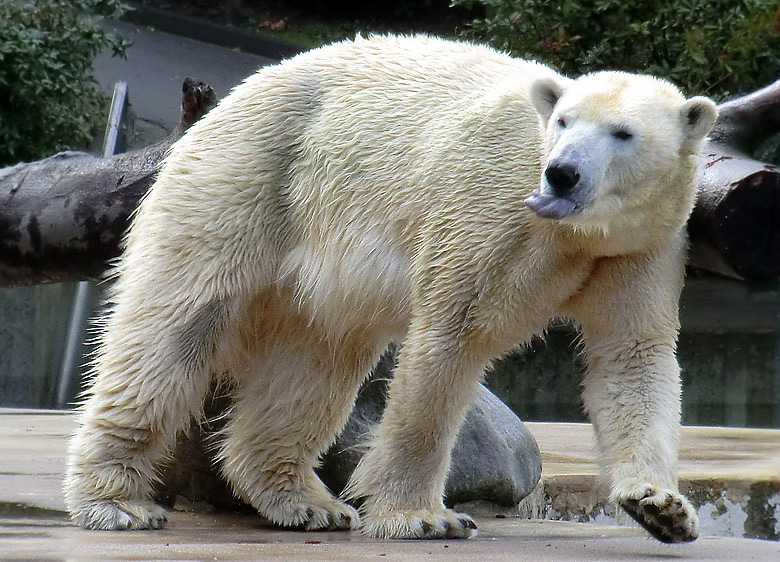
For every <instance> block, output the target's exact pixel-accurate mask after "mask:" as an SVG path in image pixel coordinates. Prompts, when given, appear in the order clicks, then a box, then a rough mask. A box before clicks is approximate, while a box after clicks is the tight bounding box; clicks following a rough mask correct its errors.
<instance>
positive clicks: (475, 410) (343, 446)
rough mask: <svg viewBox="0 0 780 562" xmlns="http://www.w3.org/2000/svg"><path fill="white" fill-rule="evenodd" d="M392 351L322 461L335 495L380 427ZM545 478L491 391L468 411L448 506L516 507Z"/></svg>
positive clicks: (515, 421) (533, 448)
mask: <svg viewBox="0 0 780 562" xmlns="http://www.w3.org/2000/svg"><path fill="white" fill-rule="evenodd" d="M395 358H396V354H395V350H393V349H392V348H391V349H390V350H388V352H387V353H386V354H385V355H384V356H383V357H382V360H381V361H380V362H379V364H378V365H377V367H376V369H374V372H373V373H372V375H371V378H370V379H369V380H368V381H367V382H366V384H365V385H364V386H363V388H362V389H361V390H360V394H359V395H358V398H357V402H356V404H355V409H354V410H353V412H352V415H351V416H350V419H349V421H348V422H347V425H346V427H345V428H344V431H343V432H342V434H341V436H340V437H339V439H338V440H337V441H336V443H335V444H334V445H333V447H331V449H330V450H329V451H328V452H327V454H326V455H325V456H324V457H323V462H322V467H321V468H320V470H319V474H320V477H321V478H322V480H323V482H325V484H327V485H328V487H329V488H330V489H331V490H332V491H333V492H335V493H339V492H340V491H341V490H342V489H343V488H344V486H345V485H346V483H347V480H348V479H349V476H350V475H351V474H352V471H353V470H354V469H355V466H356V465H357V463H358V461H359V460H360V458H361V457H362V455H363V450H364V448H363V447H362V443H363V442H364V441H365V437H366V435H367V434H368V433H369V432H370V430H371V428H372V427H373V426H374V425H375V424H376V423H378V422H379V420H380V418H381V417H382V411H383V410H384V407H385V399H386V396H387V386H388V383H389V380H390V378H391V377H392V369H393V367H394V364H395ZM541 474H542V463H541V457H540V455H539V447H538V446H537V444H536V441H535V440H534V438H533V436H532V435H531V433H530V432H529V431H528V429H527V428H526V427H525V425H523V422H521V421H520V419H519V418H518V417H517V416H516V415H515V414H514V412H512V410H510V409H509V408H508V407H507V406H506V405H505V404H504V403H503V402H501V400H499V399H498V398H497V397H496V396H495V395H494V394H493V393H492V392H490V391H489V390H488V389H487V388H485V387H484V386H482V385H480V386H479V394H478V395H477V398H476V400H475V401H474V403H473V404H472V406H471V409H470V410H469V412H468V414H467V416H466V421H465V423H464V425H463V427H462V428H461V431H460V433H459V434H458V439H457V442H456V443H455V448H454V449H453V451H452V462H451V465H450V473H449V476H448V477H447V484H446V492H445V493H446V503H447V505H450V506H452V505H454V504H458V503H465V502H470V501H474V500H483V501H488V502H491V503H495V504H498V505H501V506H505V507H512V506H515V505H517V503H518V502H519V501H520V500H522V499H523V498H524V497H526V496H527V495H528V494H529V493H531V490H533V489H534V486H536V483H537V482H538V481H539V478H540V477H541Z"/></svg>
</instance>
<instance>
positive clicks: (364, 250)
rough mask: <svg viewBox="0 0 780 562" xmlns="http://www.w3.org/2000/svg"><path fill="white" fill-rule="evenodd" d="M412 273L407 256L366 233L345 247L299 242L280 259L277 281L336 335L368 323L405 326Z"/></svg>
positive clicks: (301, 307)
mask: <svg viewBox="0 0 780 562" xmlns="http://www.w3.org/2000/svg"><path fill="white" fill-rule="evenodd" d="M410 272H411V260H410V259H409V258H408V256H406V255H405V254H404V253H403V252H401V251H399V250H398V249H397V248H396V247H394V246H392V245H390V244H386V243H383V241H382V240H378V239H377V238H376V237H375V236H371V235H365V236H363V237H361V238H360V239H358V240H355V239H352V240H351V241H350V244H349V245H347V246H341V245H338V244H334V245H327V246H325V247H319V248H315V247H311V246H307V245H300V246H297V247H296V248H294V249H293V250H292V251H290V252H289V253H288V254H287V255H286V256H285V258H284V260H283V262H282V266H281V269H280V276H279V285H280V288H282V289H285V292H286V293H287V294H290V295H291V298H292V300H293V305H294V306H295V307H296V309H297V310H298V311H299V312H300V313H302V314H304V315H305V316H308V317H309V318H310V319H311V321H313V322H314V323H316V324H317V325H319V326H320V327H321V328H322V329H323V331H324V332H325V333H327V334H328V335H329V336H331V337H334V338H336V339H338V338H340V337H342V336H343V335H344V334H346V333H347V332H350V331H352V330H355V329H357V328H362V327H368V326H373V327H380V326H381V327H384V328H385V329H387V330H389V331H391V332H403V331H405V329H406V325H407V322H408V318H409V312H410V293H411V280H410Z"/></svg>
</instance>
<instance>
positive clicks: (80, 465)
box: [64, 283, 227, 530]
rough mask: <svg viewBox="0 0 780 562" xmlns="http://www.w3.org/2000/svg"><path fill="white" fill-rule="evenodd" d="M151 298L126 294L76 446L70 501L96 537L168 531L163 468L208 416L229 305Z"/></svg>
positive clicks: (105, 338)
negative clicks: (213, 359)
mask: <svg viewBox="0 0 780 562" xmlns="http://www.w3.org/2000/svg"><path fill="white" fill-rule="evenodd" d="M145 291H146V288H145V287H141V284H140V283H136V284H135V287H133V288H132V289H130V290H126V291H124V292H121V293H120V294H119V295H118V298H117V305H116V307H115V309H114V311H113V313H112V314H111V316H110V317H109V318H108V322H107V326H106V330H105V331H104V333H103V335H102V342H101V347H100V353H99V356H98V358H97V361H96V365H95V370H96V375H97V376H96V378H95V381H94V384H93V386H92V388H91V389H90V393H89V397H88V399H87V401H86V403H85V404H84V406H83V408H82V410H81V412H80V416H79V427H78V428H77V431H76V434H75V436H74V437H73V439H72V441H71V444H70V450H69V458H68V466H67V474H66V477H65V484H64V490H65V498H66V503H67V506H68V509H69V511H70V512H71V515H72V517H73V519H74V520H75V521H76V522H77V523H79V524H80V525H82V526H83V527H87V528H90V529H104V530H117V529H153V528H159V527H161V526H162V524H163V523H164V521H165V519H166V517H165V511H164V510H163V509H162V508H161V507H159V506H157V505H155V504H154V503H153V502H152V501H151V496H152V491H153V490H152V488H153V483H154V481H155V479H156V470H157V465H158V463H159V461H160V460H161V459H162V458H163V457H164V456H165V454H166V453H167V451H168V450H169V448H170V446H171V445H172V444H173V441H174V439H175V437H176V434H177V433H178V432H179V431H181V430H182V429H184V428H185V427H186V426H187V424H188V423H189V420H190V419H191V417H192V415H193V414H195V413H197V412H198V411H199V410H200V409H201V408H202V404H203V398H204V396H205V393H206V391H207V389H208V384H209V378H210V377H209V375H210V373H209V369H208V365H207V364H208V357H209V356H210V353H211V351H212V350H213V346H214V345H215V341H216V338H217V336H218V332H219V330H220V329H221V326H222V324H223V322H224V321H225V317H226V314H227V307H226V306H224V305H223V304H220V303H210V304H207V305H203V306H201V307H195V308H191V307H186V306H183V305H182V304H181V303H177V302H176V299H175V298H173V296H172V295H162V298H159V299H156V300H153V302H150V299H147V298H146V297H145V296H144V295H143V293H144V292H145ZM157 296H159V295H157ZM168 297H170V298H168Z"/></svg>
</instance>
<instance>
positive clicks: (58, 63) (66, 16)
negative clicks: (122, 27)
mask: <svg viewBox="0 0 780 562" xmlns="http://www.w3.org/2000/svg"><path fill="white" fill-rule="evenodd" d="M122 10H123V5H122V3H121V1H120V0H0V166H4V165H8V164H13V163H16V162H19V161H22V160H35V159H38V158H42V157H44V156H47V155H50V154H52V153H54V152H57V151H59V150H63V149H66V148H71V147H76V146H83V145H84V144H85V143H86V142H89V140H90V139H91V133H92V130H93V129H94V127H96V126H99V124H101V123H104V122H105V118H106V107H107V103H106V98H105V96H103V95H102V94H101V93H100V92H99V91H98V89H97V84H96V82H95V80H94V78H93V69H92V61H93V59H94V57H95V55H96V54H97V53H99V52H101V51H102V50H104V49H107V48H111V49H112V50H113V52H114V54H123V53H124V49H125V46H126V44H125V42H124V41H123V40H122V39H121V38H118V37H114V36H112V35H109V34H107V33H106V32H104V31H103V30H102V29H100V28H99V27H98V26H97V25H96V22H95V17H96V15H98V14H101V15H118V14H119V13H121V12H122Z"/></svg>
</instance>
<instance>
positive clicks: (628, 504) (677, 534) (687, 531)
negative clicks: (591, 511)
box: [618, 484, 699, 543]
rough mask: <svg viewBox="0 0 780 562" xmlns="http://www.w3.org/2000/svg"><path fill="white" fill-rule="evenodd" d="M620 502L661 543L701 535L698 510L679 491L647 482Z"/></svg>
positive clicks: (690, 538)
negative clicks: (665, 488)
mask: <svg viewBox="0 0 780 562" xmlns="http://www.w3.org/2000/svg"><path fill="white" fill-rule="evenodd" d="M618 501H619V503H620V505H621V507H622V508H623V509H625V510H626V511H627V512H628V514H629V515H630V516H631V517H632V518H633V519H634V520H635V521H636V522H637V523H639V524H640V525H641V526H642V527H644V528H645V530H647V532H648V533H650V534H651V535H653V536H654V537H655V538H656V539H658V540H659V541H661V542H665V543H680V542H690V541H694V540H696V538H697V537H698V536H699V518H698V516H697V515H696V510H695V509H694V508H693V506H692V505H691V503H690V502H689V501H688V500H687V499H686V498H685V497H684V496H681V495H680V494H678V493H676V492H672V491H671V490H664V489H661V488H657V487H655V486H652V485H651V484H644V485H642V486H640V487H638V488H637V489H636V490H635V491H634V492H633V493H631V494H628V495H627V496H624V497H622V498H619V499H618Z"/></svg>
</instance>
